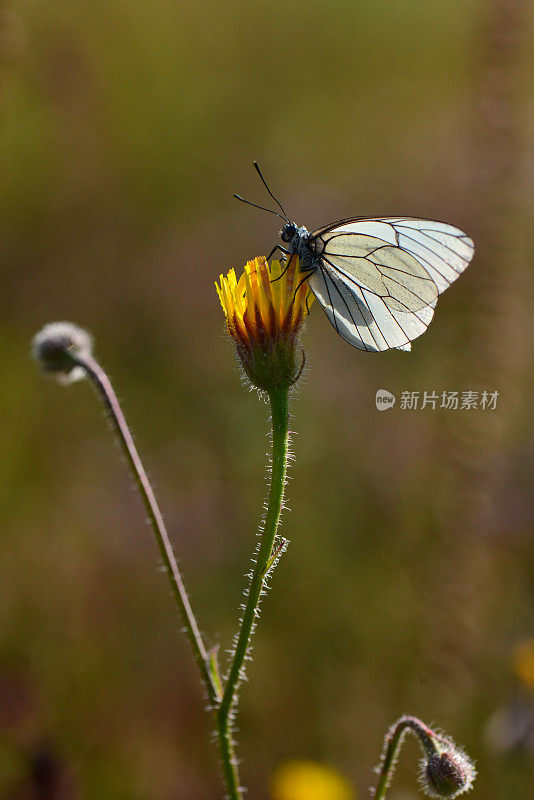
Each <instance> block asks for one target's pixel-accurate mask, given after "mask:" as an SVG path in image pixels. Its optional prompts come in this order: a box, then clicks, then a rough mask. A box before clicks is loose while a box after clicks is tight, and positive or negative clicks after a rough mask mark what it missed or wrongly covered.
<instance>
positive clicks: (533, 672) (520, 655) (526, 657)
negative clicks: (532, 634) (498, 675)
mask: <svg viewBox="0 0 534 800" xmlns="http://www.w3.org/2000/svg"><path fill="white" fill-rule="evenodd" d="M512 665H513V669H514V672H515V674H516V675H517V677H518V678H519V680H520V681H521V683H522V684H523V686H524V687H525V688H527V689H530V690H532V691H534V639H527V640H525V641H524V642H521V644H518V645H517V647H516V648H515V650H514V652H513V656H512Z"/></svg>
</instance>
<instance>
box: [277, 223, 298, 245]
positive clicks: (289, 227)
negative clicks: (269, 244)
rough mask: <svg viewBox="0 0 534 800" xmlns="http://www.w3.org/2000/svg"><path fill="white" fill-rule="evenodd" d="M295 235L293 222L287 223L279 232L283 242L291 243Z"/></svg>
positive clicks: (295, 229)
mask: <svg viewBox="0 0 534 800" xmlns="http://www.w3.org/2000/svg"><path fill="white" fill-rule="evenodd" d="M296 233H297V226H296V225H295V224H294V223H293V222H287V223H286V224H285V225H284V227H283V228H282V230H281V231H280V238H281V240H282V241H283V242H287V243H288V244H289V242H292V241H293V239H294V238H295V234H296Z"/></svg>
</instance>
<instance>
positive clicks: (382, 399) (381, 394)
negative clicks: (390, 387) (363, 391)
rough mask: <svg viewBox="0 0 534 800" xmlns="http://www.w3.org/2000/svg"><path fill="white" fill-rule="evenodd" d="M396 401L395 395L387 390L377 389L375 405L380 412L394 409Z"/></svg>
mask: <svg viewBox="0 0 534 800" xmlns="http://www.w3.org/2000/svg"><path fill="white" fill-rule="evenodd" d="M395 400H396V397H395V395H394V394H391V392H388V391H387V389H377V392H376V395H375V404H376V407H377V409H378V411H387V409H388V408H393V406H394V405H395Z"/></svg>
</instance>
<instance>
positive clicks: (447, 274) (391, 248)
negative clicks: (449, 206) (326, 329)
mask: <svg viewBox="0 0 534 800" xmlns="http://www.w3.org/2000/svg"><path fill="white" fill-rule="evenodd" d="M311 240H312V241H313V242H314V243H315V248H316V253H317V266H318V268H317V270H316V271H315V272H314V273H313V274H312V275H311V276H310V278H309V285H310V288H311V289H312V291H313V293H314V294H315V296H316V297H317V299H318V301H319V303H320V304H321V305H322V306H323V308H324V310H325V312H326V315H327V317H328V318H329V320H330V322H331V323H332V325H333V326H334V328H335V329H336V330H337V331H338V333H339V334H340V335H341V336H343V338H344V339H346V340H347V341H348V342H349V343H350V344H352V345H353V346H355V347H357V348H359V349H361V350H373V351H377V350H388V349H389V348H392V347H397V348H402V349H409V342H410V341H412V340H413V339H416V338H417V337H418V336H420V335H421V334H422V333H424V331H425V330H426V328H427V327H428V325H429V323H430V321H431V319H432V317H433V315H434V308H435V306H436V302H437V298H438V295H439V294H441V292H443V291H445V289H446V288H447V287H448V286H450V284H451V283H452V282H453V281H454V280H456V278H457V277H458V275H460V274H461V273H462V272H463V270H464V269H465V268H466V267H467V265H468V264H469V262H470V261H471V258H472V257H473V253H474V246H473V242H472V241H471V239H470V238H469V237H468V236H467V235H466V234H465V233H463V231H461V230H459V229H458V228H455V227H454V226H453V225H449V224H447V223H445V222H433V221H430V220H420V219H412V218H408V217H384V218H376V219H367V218H366V219H361V218H358V219H351V220H343V221H341V222H336V223H334V225H331V226H328V227H327V228H322V229H321V230H319V231H315V232H314V233H313V234H312V237H311Z"/></svg>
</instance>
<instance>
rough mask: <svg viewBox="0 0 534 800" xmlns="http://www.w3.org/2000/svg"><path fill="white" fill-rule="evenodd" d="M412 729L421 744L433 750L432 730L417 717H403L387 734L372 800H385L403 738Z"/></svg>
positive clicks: (428, 749) (430, 750)
mask: <svg viewBox="0 0 534 800" xmlns="http://www.w3.org/2000/svg"><path fill="white" fill-rule="evenodd" d="M409 729H411V730H412V731H413V732H414V733H415V734H416V735H417V736H418V737H419V740H420V742H421V745H422V746H423V747H424V748H425V749H426V750H427V751H429V752H432V731H431V730H430V728H428V727H427V726H426V725H425V724H424V722H421V720H420V719H417V717H409V716H405V717H401V718H400V719H399V720H397V722H396V723H395V724H394V725H393V727H392V728H390V730H389V731H388V732H387V734H386V740H385V749H384V754H383V756H382V763H381V764H380V777H379V779H378V783H377V785H376V788H375V790H374V792H373V794H372V795H371V800H384V798H385V796H386V791H387V789H388V787H389V784H390V783H391V779H392V777H393V773H394V771H395V767H396V765H397V758H398V755H399V750H400V747H401V745H402V740H403V739H404V735H405V733H406V731H407V730H409Z"/></svg>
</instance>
